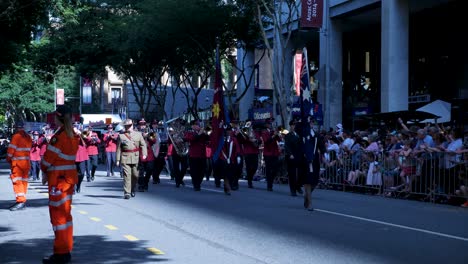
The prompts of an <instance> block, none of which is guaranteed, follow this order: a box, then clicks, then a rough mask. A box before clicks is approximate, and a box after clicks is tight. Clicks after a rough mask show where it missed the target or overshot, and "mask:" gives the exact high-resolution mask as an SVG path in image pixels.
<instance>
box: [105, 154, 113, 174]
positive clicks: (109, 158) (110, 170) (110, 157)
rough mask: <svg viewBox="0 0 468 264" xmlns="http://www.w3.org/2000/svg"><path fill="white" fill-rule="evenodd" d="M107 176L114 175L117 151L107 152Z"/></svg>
mask: <svg viewBox="0 0 468 264" xmlns="http://www.w3.org/2000/svg"><path fill="white" fill-rule="evenodd" d="M106 165H107V176H111V175H112V176H114V167H115V152H106Z"/></svg>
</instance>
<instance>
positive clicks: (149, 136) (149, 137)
mask: <svg viewBox="0 0 468 264" xmlns="http://www.w3.org/2000/svg"><path fill="white" fill-rule="evenodd" d="M147 138H148V140H151V141H155V140H156V133H155V132H150V133H148V135H147Z"/></svg>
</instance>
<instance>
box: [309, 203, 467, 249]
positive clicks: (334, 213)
mask: <svg viewBox="0 0 468 264" xmlns="http://www.w3.org/2000/svg"><path fill="white" fill-rule="evenodd" d="M314 211H318V212H322V213H327V214H332V215H338V216H343V217H348V218H353V219H357V220H361V221H366V222H371V223H376V224H381V225H387V226H393V227H397V228H401V229H407V230H412V231H417V232H421V233H426V234H430V235H435V236H440V237H445V238H451V239H456V240H461V241H465V242H468V238H466V237H459V236H453V235H449V234H444V233H439V232H434V231H430V230H426V229H421V228H415V227H410V226H404V225H399V224H392V223H389V222H384V221H379V220H374V219H369V218H364V217H359V216H354V215H348V214H342V213H337V212H332V211H327V210H322V209H315V208H314Z"/></svg>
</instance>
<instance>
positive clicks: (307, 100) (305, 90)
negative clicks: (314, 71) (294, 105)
mask: <svg viewBox="0 0 468 264" xmlns="http://www.w3.org/2000/svg"><path fill="white" fill-rule="evenodd" d="M300 92H301V93H300V96H299V100H300V102H299V104H300V106H301V121H302V124H303V126H304V128H305V127H308V123H309V122H307V118H308V116H309V115H314V109H313V108H312V106H313V105H312V97H311V94H310V77H309V61H308V59H307V48H304V49H302V69H301V91H300Z"/></svg>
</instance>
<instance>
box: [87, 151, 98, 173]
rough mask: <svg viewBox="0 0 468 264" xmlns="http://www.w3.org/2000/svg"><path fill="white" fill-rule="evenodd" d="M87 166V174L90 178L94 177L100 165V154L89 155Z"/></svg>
mask: <svg viewBox="0 0 468 264" xmlns="http://www.w3.org/2000/svg"><path fill="white" fill-rule="evenodd" d="M87 166H88V170H87V171H86V176H87V177H88V178H89V177H90V176H91V177H93V178H94V173H96V169H97V166H98V155H89V159H88V162H87Z"/></svg>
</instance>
